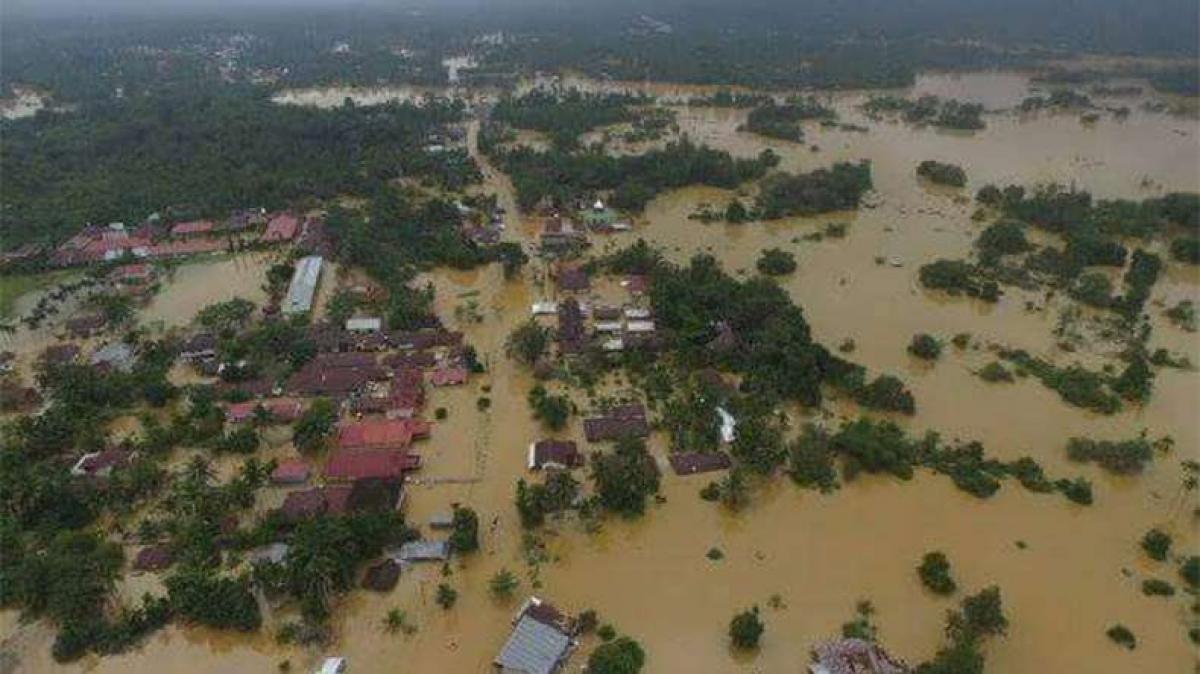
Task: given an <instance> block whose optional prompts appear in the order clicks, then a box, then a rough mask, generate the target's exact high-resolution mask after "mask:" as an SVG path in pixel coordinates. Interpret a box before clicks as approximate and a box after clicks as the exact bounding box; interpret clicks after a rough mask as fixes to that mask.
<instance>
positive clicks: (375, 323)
mask: <svg viewBox="0 0 1200 674" xmlns="http://www.w3.org/2000/svg"><path fill="white" fill-rule="evenodd" d="M382 329H383V320H382V319H380V318H351V319H349V320H347V321H346V330H347V331H348V332H379V331H380V330H382Z"/></svg>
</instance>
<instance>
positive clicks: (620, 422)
mask: <svg viewBox="0 0 1200 674" xmlns="http://www.w3.org/2000/svg"><path fill="white" fill-rule="evenodd" d="M583 432H584V435H585V436H586V437H587V439H588V442H604V441H607V440H619V439H621V438H623V437H625V436H632V437H636V438H644V437H646V436H647V435H649V434H650V424H649V423H648V422H647V421H646V408H644V407H642V406H641V405H618V406H616V407H613V408H611V409H609V410H607V411H606V412H605V413H604V414H603V415H601V416H598V417H592V418H590V419H584V420H583Z"/></svg>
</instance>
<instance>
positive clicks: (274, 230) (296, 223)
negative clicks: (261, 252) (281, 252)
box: [262, 213, 300, 243]
mask: <svg viewBox="0 0 1200 674" xmlns="http://www.w3.org/2000/svg"><path fill="white" fill-rule="evenodd" d="M299 229H300V220H299V219H297V218H296V216H294V215H292V214H291V213H278V214H276V215H273V216H271V219H270V220H269V221H268V222H267V231H266V232H264V233H263V237H262V240H263V241H266V242H269V243H278V242H282V241H291V240H292V239H294V238H296V231H297V230H299Z"/></svg>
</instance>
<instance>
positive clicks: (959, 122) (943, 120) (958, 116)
mask: <svg viewBox="0 0 1200 674" xmlns="http://www.w3.org/2000/svg"><path fill="white" fill-rule="evenodd" d="M862 109H863V112H865V113H867V114H868V115H871V116H881V115H899V116H900V117H902V118H903V119H904V121H906V122H908V123H910V124H921V125H925V124H928V125H930V126H936V127H938V128H941V129H958V130H963V131H977V130H979V129H982V128H984V126H985V124H984V122H983V117H982V114H983V106H982V105H980V104H978V103H964V102H962V101H956V100H954V99H944V98H938V97H937V96H921V97H920V98H917V99H916V100H911V99H907V98H900V97H898V96H872V97H871V98H869V99H867V102H866V103H863V105H862Z"/></svg>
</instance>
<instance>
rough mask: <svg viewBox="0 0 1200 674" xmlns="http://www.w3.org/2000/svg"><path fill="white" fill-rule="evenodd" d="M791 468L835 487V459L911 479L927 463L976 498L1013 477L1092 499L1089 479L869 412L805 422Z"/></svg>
mask: <svg viewBox="0 0 1200 674" xmlns="http://www.w3.org/2000/svg"><path fill="white" fill-rule="evenodd" d="M788 455H789V459H790V467H789V472H790V473H791V475H792V478H793V480H795V482H796V483H797V484H798V485H800V486H802V487H806V488H812V489H819V490H821V491H823V492H828V491H831V490H833V489H835V488H836V487H837V463H838V461H839V459H840V463H841V472H842V479H843V480H846V481H850V480H853V479H854V478H855V477H856V476H857V475H858V474H860V473H864V472H865V473H887V474H890V475H893V476H895V477H898V478H900V479H902V480H908V479H911V478H912V476H913V473H914V469H916V468H928V469H930V470H933V471H934V472H937V473H940V474H943V475H946V476H947V477H949V478H950V479H951V480H952V481H953V482H954V485H955V486H956V487H958V488H959V489H961V490H963V491H965V492H967V493H969V494H971V495H973V496H975V497H978V498H987V497H989V496H991V495H993V494H995V493H996V492H997V491H998V490H999V489H1000V483H1001V481H1002V480H1004V479H1007V478H1014V479H1016V480H1017V481H1018V482H1020V483H1021V486H1023V487H1025V488H1026V489H1028V490H1030V491H1033V492H1035V493H1047V492H1052V491H1058V492H1061V493H1062V494H1063V495H1064V496H1065V497H1067V498H1068V499H1069V500H1072V501H1075V502H1077V503H1082V504H1087V503H1090V502H1091V498H1092V497H1091V485H1090V484H1088V483H1087V482H1086V481H1085V480H1082V479H1079V478H1077V479H1074V480H1069V479H1065V478H1064V479H1059V480H1053V481H1052V480H1050V479H1049V478H1048V477H1046V475H1045V474H1044V473H1043V471H1042V468H1041V467H1040V466H1039V465H1038V464H1037V463H1036V462H1035V461H1034V460H1033V459H1032V458H1029V457H1022V458H1020V459H1016V460H1013V461H1009V462H1004V461H999V460H996V459H992V458H988V457H987V456H986V455H985V453H984V448H983V445H981V444H980V443H978V442H967V443H946V442H943V441H942V440H941V438H940V437H938V435H937V434H936V433H929V434H926V435H925V436H924V437H922V438H918V439H914V438H910V437H908V436H907V435H906V434H905V433H904V431H903V430H902V429H901V428H900V427H899V426H897V425H896V424H895V423H893V422H891V421H886V420H885V421H874V420H872V419H869V418H867V417H861V418H859V419H856V420H853V421H849V422H847V423H845V424H843V425H842V427H841V428H839V429H838V430H837V431H836V432H829V431H828V430H826V429H823V428H820V427H817V426H813V425H809V426H806V427H805V428H803V429H802V432H801V434H800V436H799V437H798V438H797V439H796V440H795V442H793V443H792V445H791V447H790V448H789V452H788Z"/></svg>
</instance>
